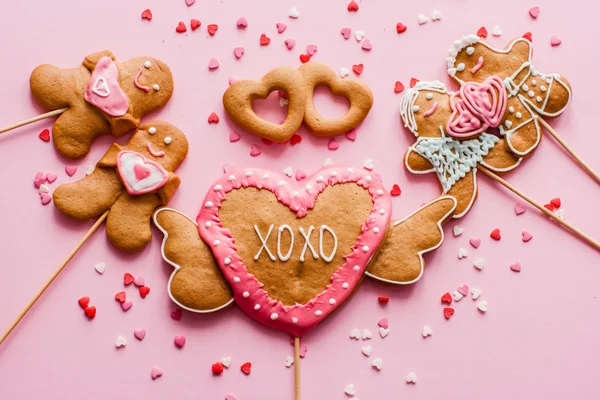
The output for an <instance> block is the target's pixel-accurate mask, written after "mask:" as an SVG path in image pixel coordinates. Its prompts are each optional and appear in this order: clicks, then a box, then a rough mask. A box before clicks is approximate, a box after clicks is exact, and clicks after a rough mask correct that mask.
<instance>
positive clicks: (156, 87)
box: [152, 84, 160, 92]
mask: <svg viewBox="0 0 600 400" xmlns="http://www.w3.org/2000/svg"><path fill="white" fill-rule="evenodd" d="M152 89H154V90H156V91H157V92H158V91H159V90H160V86H158V84H154V86H152Z"/></svg>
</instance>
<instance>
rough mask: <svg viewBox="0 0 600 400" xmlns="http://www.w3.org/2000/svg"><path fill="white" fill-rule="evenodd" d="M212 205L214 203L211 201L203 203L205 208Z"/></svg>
mask: <svg viewBox="0 0 600 400" xmlns="http://www.w3.org/2000/svg"><path fill="white" fill-rule="evenodd" d="M213 206H214V203H213V202H212V201H207V202H206V203H204V207H206V208H211V207H213Z"/></svg>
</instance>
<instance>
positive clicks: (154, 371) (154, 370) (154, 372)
mask: <svg viewBox="0 0 600 400" xmlns="http://www.w3.org/2000/svg"><path fill="white" fill-rule="evenodd" d="M162 374H163V372H162V370H161V369H160V368H157V367H152V370H151V371H150V375H151V376H152V379H156V378H160V377H161V376H162Z"/></svg>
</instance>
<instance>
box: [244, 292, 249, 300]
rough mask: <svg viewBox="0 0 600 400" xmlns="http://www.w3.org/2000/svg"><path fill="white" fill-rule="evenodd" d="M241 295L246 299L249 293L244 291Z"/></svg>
mask: <svg viewBox="0 0 600 400" xmlns="http://www.w3.org/2000/svg"><path fill="white" fill-rule="evenodd" d="M242 297H243V298H245V299H247V298H248V297H250V293H249V292H244V293H242Z"/></svg>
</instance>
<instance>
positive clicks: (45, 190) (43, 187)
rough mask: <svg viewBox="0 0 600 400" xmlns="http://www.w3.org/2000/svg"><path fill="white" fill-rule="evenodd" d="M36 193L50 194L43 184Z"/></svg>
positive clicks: (46, 186)
mask: <svg viewBox="0 0 600 400" xmlns="http://www.w3.org/2000/svg"><path fill="white" fill-rule="evenodd" d="M38 193H50V188H49V187H48V185H46V184H45V183H42V184H41V185H40V188H39V190H38Z"/></svg>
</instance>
